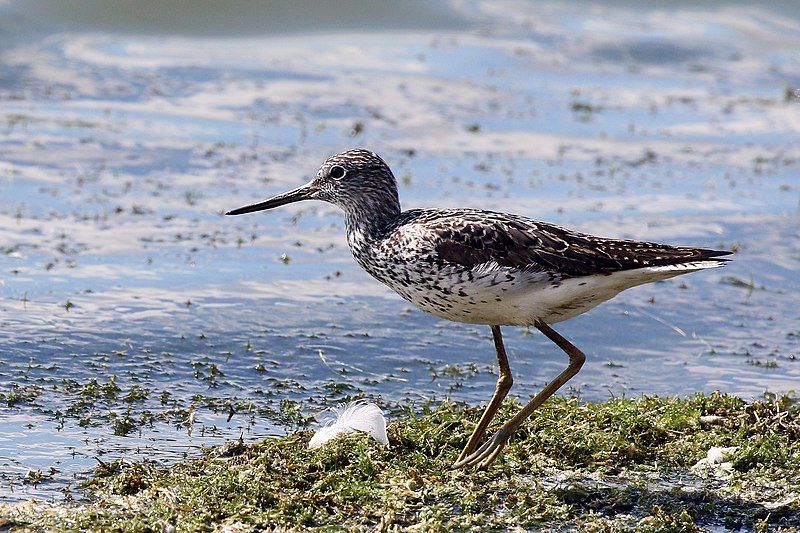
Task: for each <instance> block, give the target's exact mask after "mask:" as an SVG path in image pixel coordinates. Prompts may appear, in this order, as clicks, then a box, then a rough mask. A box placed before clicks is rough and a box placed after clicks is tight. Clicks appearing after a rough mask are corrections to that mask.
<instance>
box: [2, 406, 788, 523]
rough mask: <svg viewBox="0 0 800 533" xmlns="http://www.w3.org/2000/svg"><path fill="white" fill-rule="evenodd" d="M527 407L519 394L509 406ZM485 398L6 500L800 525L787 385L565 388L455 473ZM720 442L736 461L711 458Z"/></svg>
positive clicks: (74, 511)
mask: <svg viewBox="0 0 800 533" xmlns="http://www.w3.org/2000/svg"><path fill="white" fill-rule="evenodd" d="M517 407H518V405H514V404H513V402H508V405H506V406H505V408H504V410H503V412H502V413H501V416H502V417H503V418H506V417H508V416H509V415H510V414H511V412H512V411H513V409H516V408H517ZM479 414H480V413H479V411H478V410H477V409H473V408H467V409H464V408H462V407H459V406H457V405H454V404H452V403H442V404H440V405H439V406H437V407H436V408H430V409H427V410H425V411H424V412H423V413H417V414H414V413H413V412H412V411H407V414H406V415H404V416H403V418H402V419H400V420H393V421H391V423H390V424H389V427H388V433H389V441H390V443H391V447H390V448H386V447H383V446H380V445H378V444H376V443H375V442H374V441H373V440H372V439H371V438H370V437H368V436H367V435H363V434H357V435H351V436H349V437H346V438H339V439H337V440H335V441H333V442H331V443H329V444H328V445H326V446H323V447H322V448H320V449H317V450H309V449H307V443H308V440H309V438H310V432H308V431H302V432H298V433H294V434H291V435H289V436H286V437H283V438H276V439H270V440H266V441H263V442H259V443H255V444H245V443H243V442H241V441H234V442H231V443H228V444H227V445H224V446H220V447H215V448H209V449H207V450H206V451H205V453H204V454H203V456H202V457H200V458H197V459H193V460H189V461H185V462H181V463H178V464H176V465H172V466H170V467H163V466H160V465H157V464H154V463H148V462H140V463H130V462H127V461H123V460H119V461H114V462H108V463H102V464H101V465H100V466H99V467H98V468H97V469H96V471H95V472H94V475H93V477H92V478H91V479H90V480H89V481H88V482H87V483H86V486H85V490H86V492H87V496H88V497H89V502H88V503H82V504H67V505H62V506H50V505H46V504H37V503H34V502H28V503H24V504H19V505H16V506H2V505H0V523H3V524H6V525H7V526H8V527H14V528H15V529H17V528H18V529H19V530H26V529H30V530H42V529H44V530H59V531H63V530H90V531H101V530H102V531H152V530H169V529H170V528H171V527H173V526H174V527H175V528H176V529H177V530H180V531H183V530H213V529H215V528H224V529H227V530H230V531H249V530H261V529H264V528H278V529H306V528H318V529H322V530H391V529H407V528H408V529H417V530H424V531H445V530H464V531H466V530H473V529H488V530H508V529H513V528H522V529H527V530H530V529H550V530H570V529H573V530H574V529H580V530H588V531H627V530H638V531H702V530H706V529H708V528H712V527H713V528H728V529H737V528H744V529H747V530H759V531H767V530H785V531H792V530H795V528H798V527H800V413H799V412H798V409H797V406H796V402H795V401H794V400H793V399H792V398H789V397H766V398H765V399H764V400H762V401H757V402H753V403H746V402H744V401H742V400H740V399H738V398H735V397H733V396H728V395H723V394H718V393H715V394H710V395H697V396H695V397H692V398H688V399H679V398H657V397H643V398H637V399H626V398H616V399H612V400H610V401H607V402H604V403H580V402H578V401H577V400H574V399H564V398H556V399H553V400H552V401H550V402H548V403H547V404H546V405H545V406H544V407H543V408H541V409H540V410H539V411H537V412H536V413H534V415H533V416H532V417H531V419H530V420H529V421H528V422H527V423H526V424H525V425H523V427H522V428H521V430H520V431H519V433H518V435H517V436H516V438H515V440H514V441H513V442H512V443H511V444H510V445H509V446H508V447H507V448H506V451H505V453H504V454H503V456H501V458H500V459H499V460H498V462H497V463H495V465H493V466H492V467H491V468H489V469H488V470H485V471H474V470H467V471H464V470H458V471H453V470H451V469H450V465H451V464H452V463H453V461H455V459H456V457H457V455H458V453H459V451H460V448H461V446H463V444H464V442H465V441H466V439H467V437H468V436H469V433H470V431H471V429H472V427H473V424H474V422H475V421H476V420H477V418H478V416H479ZM712 447H726V448H730V449H731V450H733V451H732V452H731V455H730V457H728V458H727V460H726V462H725V463H721V464H712V465H708V466H706V467H704V468H701V467H700V466H699V465H698V462H700V461H701V459H704V458H705V457H706V456H707V453H708V451H709V449H711V448H712Z"/></svg>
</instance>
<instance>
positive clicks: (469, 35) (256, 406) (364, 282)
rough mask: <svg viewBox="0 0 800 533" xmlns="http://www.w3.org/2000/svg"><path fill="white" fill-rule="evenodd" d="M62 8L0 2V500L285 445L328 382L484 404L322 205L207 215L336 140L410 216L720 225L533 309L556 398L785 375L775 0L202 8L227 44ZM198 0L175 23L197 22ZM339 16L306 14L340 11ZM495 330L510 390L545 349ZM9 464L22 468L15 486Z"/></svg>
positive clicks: (793, 20)
mask: <svg viewBox="0 0 800 533" xmlns="http://www.w3.org/2000/svg"><path fill="white" fill-rule="evenodd" d="M65 5H66V4H61V3H59V4H58V6H56V4H54V3H45V2H37V1H26V2H19V3H15V4H13V5H12V4H4V5H2V6H0V10H2V11H3V12H4V14H13V15H14V16H13V17H11V16H9V17H3V18H2V20H3V22H1V23H0V24H3V25H4V26H3V27H4V28H5V27H8V24H9V23H8V22H7V21H8V20H18V21H20V23H19V28H23V27H24V26H25V25H26V24H27V25H34V26H36V28H37V30H36V32H34V33H31V32H24V33H25V36H24V37H23V36H22V35H21V34H22V33H23V32H22V31H21V30H20V35H18V36H17V37H14V35H13V32H12V33H11V34H9V33H8V32H6V33H5V34H4V35H5V37H4V39H6V41H11V42H10V44H9V45H7V46H4V47H3V52H2V54H0V98H2V101H3V104H2V115H1V116H2V123H0V153H2V158H1V159H2V161H0V195H2V198H3V199H4V202H2V205H0V297H1V298H0V353H2V355H1V356H0V405H3V407H0V494H2V498H5V499H25V498H28V497H30V496H38V497H46V498H47V497H54V498H59V497H62V496H61V493H60V492H59V491H60V489H62V488H64V487H66V486H68V485H71V484H72V483H73V481H74V479H75V477H76V476H77V477H80V476H82V475H84V473H85V472H86V471H87V470H89V469H90V468H92V467H93V466H94V465H95V464H96V463H97V460H98V459H99V460H102V461H106V460H107V459H110V458H114V457H122V456H124V457H126V458H130V459H133V458H151V459H155V460H159V461H173V460H176V459H179V458H181V457H183V456H184V455H185V454H192V453H196V450H197V447H198V446H201V445H211V444H216V443H219V442H223V441H225V440H229V439H233V438H238V437H239V436H240V435H243V436H244V438H249V439H255V438H263V437H265V436H270V435H277V434H281V433H282V432H284V431H287V430H292V429H295V428H299V427H303V426H304V424H305V423H306V422H307V421H308V420H307V419H308V416H309V415H313V414H315V413H317V412H318V411H320V410H322V409H323V408H325V407H326V406H328V405H330V404H331V403H335V402H338V401H341V400H342V399H344V398H346V397H349V396H357V395H367V396H370V397H373V398H375V399H377V400H379V401H380V402H382V403H383V404H384V406H386V407H388V408H389V409H390V410H391V408H392V406H394V405H396V404H397V403H406V402H411V403H412V404H415V405H420V404H422V403H424V402H427V401H436V400H441V399H442V398H445V397H451V398H454V399H456V400H459V401H467V402H471V403H477V402H481V401H483V400H484V399H485V397H486V396H487V393H488V391H490V390H492V388H493V387H494V379H495V378H494V374H493V369H492V364H493V356H492V346H491V340H490V335H489V333H488V328H484V327H479V326H472V325H466V324H453V323H445V322H443V321H439V320H436V319H434V318H432V317H429V316H426V315H423V314H422V313H420V312H417V311H415V310H412V309H410V308H409V306H408V304H406V303H405V302H404V301H402V300H400V299H399V297H397V296H396V295H394V294H392V293H389V292H387V289H385V288H384V287H382V286H381V285H379V284H377V283H375V282H373V281H372V280H371V279H369V278H368V276H367V275H366V274H365V273H363V272H361V271H360V270H359V269H358V267H357V266H356V265H355V264H354V262H353V261H352V259H351V258H350V256H349V252H348V250H347V248H346V243H345V241H344V236H343V231H342V222H341V217H340V215H339V214H338V213H337V212H336V210H335V208H333V207H331V206H328V205H323V204H314V203H309V204H308V205H297V206H290V207H287V208H286V209H285V210H283V211H281V212H276V213H269V214H262V215H260V216H253V217H249V218H247V219H236V220H231V219H226V218H224V217H223V216H222V215H221V213H222V212H223V211H224V210H226V209H229V208H232V207H235V206H238V205H241V204H242V203H243V202H246V201H250V200H251V199H253V198H259V197H261V196H264V197H266V196H267V195H269V194H270V193H273V192H276V191H281V190H285V189H286V188H288V187H289V186H292V185H297V184H300V183H302V182H304V181H306V180H307V179H308V177H309V176H310V174H311V173H313V172H315V171H316V169H317V168H318V166H319V163H320V162H321V161H322V160H323V159H324V158H325V157H326V156H327V155H330V154H331V153H333V152H338V151H341V150H342V149H345V148H348V147H352V146H366V147H370V148H372V149H375V150H376V151H378V152H380V153H381V154H382V155H383V156H384V157H385V158H386V159H387V160H388V161H389V162H390V164H391V166H392V168H393V169H395V171H396V174H397V177H398V179H399V182H400V188H401V189H402V190H401V197H402V198H403V199H404V202H406V206H407V207H412V206H413V207H416V206H433V205H435V206H456V205H459V206H474V207H482V208H487V209H497V210H503V211H512V212H518V213H522V214H525V215H528V216H531V217H534V218H542V219H546V220H550V221H552V222H556V223H559V224H562V225H566V226H571V227H575V228H577V229H581V230H585V231H590V232H593V233H597V234H602V235H608V236H620V237H630V238H637V239H651V240H660V241H665V242H676V243H683V244H691V245H698V246H708V247H722V248H728V247H731V246H733V245H734V244H735V245H738V246H739V250H740V253H739V254H738V255H737V256H736V257H735V258H734V261H733V262H732V263H731V264H730V265H729V266H728V267H726V268H725V269H723V270H720V271H719V272H710V273H705V274H704V275H694V276H687V277H685V278H681V279H678V280H673V281H671V282H668V283H661V284H656V285H650V286H645V287H640V288H638V289H636V290H633V291H629V292H626V293H625V294H623V295H621V296H620V297H618V298H617V299H615V300H613V301H612V302H609V303H607V304H604V305H603V306H601V307H600V308H599V309H598V310H597V311H594V312H592V313H589V314H588V315H584V316H581V317H578V318H577V319H574V320H572V321H569V322H567V323H565V324H563V325H561V330H563V332H564V334H565V335H566V336H568V337H569V338H571V339H573V340H574V341H575V342H576V344H578V345H579V346H581V347H582V348H584V349H585V351H586V353H587V355H588V356H589V360H588V362H587V365H586V367H585V369H584V371H583V372H582V373H581V374H580V375H579V376H578V377H577V378H576V380H574V385H573V386H574V388H573V389H571V390H569V391H566V392H565V393H566V394H575V395H579V396H580V397H581V398H583V399H585V400H587V401H594V400H603V399H606V398H608V397H609V395H610V394H627V395H638V394H662V395H663V394H692V393H694V392H695V391H710V390H714V389H720V390H723V391H725V392H731V393H735V394H739V395H742V396H744V397H754V396H758V395H759V394H761V393H762V392H763V391H764V390H770V391H774V392H778V393H785V392H789V391H791V390H792V389H794V388H795V387H796V383H797V380H798V378H800V367H798V365H797V363H796V361H795V360H796V357H797V352H798V344H799V343H800V330H798V326H797V324H798V323H800V321H799V320H798V318H800V312H799V311H798V309H797V306H796V294H797V291H798V289H800V282H799V281H798V280H797V276H796V272H797V269H798V267H800V265H799V264H798V262H799V261H800V244H798V243H800V238H799V237H800V235H799V234H800V221H799V220H798V190H799V189H798V183H797V179H796V175H797V171H798V160H800V149H799V148H798V147H800V143H798V140H800V139H799V137H800V109H799V108H798V103H797V102H796V101H795V100H794V99H793V98H792V96H791V91H790V90H789V91H787V88H789V89H790V88H791V87H797V86H798V85H800V79H798V77H797V72H800V69H798V65H797V56H796V53H795V52H794V50H795V48H794V47H795V45H796V42H795V36H796V34H797V30H798V25H800V23H798V20H797V17H796V16H794V15H792V14H791V12H790V11H785V12H783V13H779V12H777V11H776V12H771V11H768V10H766V9H765V8H752V7H748V8H747V9H748V13H749V14H750V15H752V16H749V17H748V19H747V20H748V21H749V22H748V24H747V25H743V24H742V16H741V14H740V13H739V12H738V11H737V12H734V11H736V10H734V8H731V7H729V6H727V5H719V6H718V5H715V4H708V5H706V7H696V6H694V5H691V6H689V5H687V6H684V7H679V6H674V7H671V8H668V9H667V8H659V9H655V8H648V7H637V8H636V9H631V8H630V6H622V7H618V6H616V5H615V4H613V3H610V4H605V5H598V4H592V5H591V6H590V7H588V8H587V7H586V6H576V5H575V4H571V3H563V4H562V3H557V2H540V3H529V4H518V3H507V2H468V3H466V4H463V5H462V4H457V7H455V8H451V7H450V6H449V5H447V4H435V5H434V6H433V7H427V8H426V9H429V10H431V11H430V16H425V17H420V16H419V14H416V15H413V16H412V15H410V14H408V13H400V12H399V11H398V12H392V13H393V17H388V16H387V15H385V14H384V13H383V12H382V11H381V12H380V13H378V12H377V11H374V12H373V11H371V10H373V9H376V10H385V9H390V10H392V9H393V10H395V11H396V10H398V9H400V8H398V7H386V6H382V7H375V6H373V5H372V4H370V7H369V8H367V7H365V6H366V4H362V3H360V2H353V3H351V4H348V5H351V6H352V5H355V6H357V7H359V9H360V11H361V12H362V14H363V18H353V24H354V25H358V27H359V28H362V29H364V25H365V24H366V26H367V27H366V30H367V31H365V32H364V33H360V34H355V33H349V32H347V31H337V32H333V33H329V34H326V35H296V34H297V33H298V32H305V31H308V30H309V29H310V28H308V27H307V26H304V25H303V24H306V21H307V20H308V19H307V18H306V16H305V13H304V12H301V11H303V10H298V11H297V12H291V13H290V14H291V15H292V17H293V18H292V20H294V22H292V23H285V24H284V23H283V22H281V23H280V29H281V35H272V36H263V34H262V32H261V31H255V29H254V28H256V27H257V26H258V24H257V23H258V21H259V20H263V18H264V17H265V16H266V15H265V14H264V13H265V12H264V11H257V12H254V13H253V14H252V17H247V18H248V22H247V23H244V22H242V20H241V19H242V17H239V18H238V19H236V18H234V19H231V20H230V21H228V23H229V24H234V25H238V24H242V26H241V33H236V34H235V35H231V33H230V28H232V27H239V26H225V24H220V25H219V26H218V27H217V26H215V27H214V28H213V31H212V30H210V29H209V30H208V31H206V29H207V28H202V27H200V26H198V24H199V23H197V19H193V21H192V20H189V21H187V22H186V24H187V26H186V27H181V28H178V30H179V31H178V32H177V33H170V34H169V35H162V30H161V29H160V27H159V26H158V25H149V26H148V25H146V24H147V23H146V22H143V21H142V20H139V19H136V20H125V21H120V20H116V19H112V18H110V17H105V18H104V15H103V13H102V12H101V11H97V17H96V22H93V23H92V24H95V25H93V26H89V23H88V22H85V20H86V17H83V16H82V15H81V13H82V12H83V11H82V10H85V9H88V8H89V7H91V8H92V9H94V8H97V9H98V10H99V9H101V8H100V7H98V5H99V4H97V5H96V4H95V3H94V2H78V1H77V0H76V1H75V2H71V3H70V4H69V5H70V6H71V7H73V8H74V9H71V11H70V12H69V13H66V12H63V13H62V14H61V15H59V16H58V17H57V16H56V15H57V13H56V11H58V10H62V11H63V10H64V9H66V8H65V7H64V6H65ZM140 5H147V4H140ZM170 5H172V6H180V5H181V4H180V3H173V4H170ZM241 5H242V6H245V5H246V4H245V3H243V4H241ZM276 5H278V7H276V8H275V9H284V8H285V6H286V5H288V4H285V5H284V4H276ZM281 5H283V7H280V6H281ZM293 5H294V4H293ZM87 6H88V7H87ZM209 6H211V4H207V5H206V4H204V5H203V6H202V7H201V8H199V9H200V11H198V12H202V10H203V9H205V10H209V9H211V10H212V11H210V12H208V14H209V17H211V18H212V19H214V17H218V18H219V17H221V15H220V13H218V12H216V11H213V9H216V8H215V7H213V8H212V7H209ZM23 7H24V8H25V9H24V13H23V12H22V11H23V9H22V8H23ZM361 8H363V9H361ZM254 9H255V8H254ZM320 9H328V8H324V7H323V8H320ZM343 9H344V8H343ZM736 9H739V10H740V9H743V8H741V7H738V8H736ZM54 10H55V11H54ZM93 12H94V11H93ZM148 12H149V11H148ZM342 13H346V11H342ZM44 14H48V17H44ZM23 15H24V16H23ZM51 15H52V16H51ZM163 15H164V16H163V21H169V20H170V18H169V17H170V15H169V13H167V12H164V13H163ZM790 15H791V16H790ZM287 16H288V15H287ZM14 17H16V19H15V18H14ZM47 18H58V20H59V21H60V22H53V23H52V24H54V27H55V30H57V31H52V30H51V29H50V28H49V27H46V26H45V19H47ZM385 18H391V19H392V20H391V23H387V24H385V25H380V26H378V24H377V23H375V20H378V19H379V20H384V19H385ZM78 19H80V20H78ZM422 19H424V21H421V20H422ZM214 20H216V19H214ZM275 20H288V19H278V18H276V19H275ZM336 20H338V19H335V18H331V19H330V21H329V22H330V23H331V26H330V27H328V29H330V28H334V27H335V28H340V27H345V28H347V27H349V26H339V22H335V21H336ZM364 20H369V23H365V22H364ZM409 21H412V22H413V24H411V25H412V26H413V27H414V30H413V31H406V32H397V33H393V34H386V33H385V32H384V31H383V29H385V28H398V27H408V26H409V25H410V22H409ZM464 21H469V24H470V26H467V24H466V23H465V22H464ZM84 24H86V25H84ZM143 24H144V25H145V26H142V25H143ZM275 24H276V26H269V25H265V26H264V32H274V30H275V28H276V27H277V23H275ZM59 25H60V26H59ZM378 27H380V28H382V30H381V31H377V28H378ZM144 28H147V31H144ZM321 29H325V28H321ZM89 30H92V31H89ZM95 30H102V32H97V31H95ZM123 30H124V31H123ZM284 30H285V31H284ZM226 32H227V33H226ZM142 33H148V34H149V35H141V34H142ZM223 34H224V35H223ZM45 35H47V36H45ZM198 35H200V36H198ZM621 36H622V37H621ZM6 41H4V43H5V42H6ZM507 343H508V348H509V351H510V353H511V357H512V359H514V362H513V364H514V369H515V372H516V374H515V382H516V383H517V384H518V387H517V388H515V390H516V391H517V392H518V394H521V395H524V394H527V392H526V391H530V392H531V393H533V392H534V391H536V390H537V388H539V387H541V385H542V384H543V383H544V382H546V381H547V380H549V379H550V378H551V377H552V376H553V375H555V374H556V373H557V372H558V371H560V370H561V367H562V366H563V356H562V354H560V353H559V352H558V350H557V349H556V348H554V347H552V346H550V344H549V343H548V341H546V340H545V339H543V338H540V336H539V335H536V334H530V332H526V331H524V330H521V329H517V330H513V329H512V330H509V332H508V333H507ZM51 467H53V468H54V469H55V470H54V471H51V470H50V468H51ZM31 470H41V471H42V473H43V475H44V477H43V480H42V481H41V482H40V483H38V484H35V485H34V484H32V483H31V484H26V483H25V479H26V476H27V473H28V472H29V471H31ZM29 479H32V478H29Z"/></svg>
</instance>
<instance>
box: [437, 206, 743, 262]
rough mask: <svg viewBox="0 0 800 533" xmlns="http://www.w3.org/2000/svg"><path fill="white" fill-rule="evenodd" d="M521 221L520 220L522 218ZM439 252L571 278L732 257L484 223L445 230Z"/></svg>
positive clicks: (514, 223)
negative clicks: (558, 273)
mask: <svg viewBox="0 0 800 533" xmlns="http://www.w3.org/2000/svg"><path fill="white" fill-rule="evenodd" d="M520 218H521V217H520ZM437 233H438V239H437V240H438V242H437V244H436V252H437V254H438V258H439V260H441V261H444V262H449V263H455V264H459V265H463V266H466V267H470V268H471V267H474V266H477V265H480V264H483V263H486V262H489V261H495V262H497V263H498V264H500V265H501V266H507V267H515V268H520V269H527V270H531V269H535V270H541V271H557V272H560V273H562V274H565V275H567V276H587V275H591V274H597V273H604V272H615V271H619V270H629V269H634V268H642V267H647V266H662V265H674V264H680V263H687V262H692V261H702V260H716V261H725V259H719V258H718V257H719V256H723V255H728V254H730V253H731V252H727V251H720V250H708V249H704V248H687V247H676V246H668V245H663V244H657V243H651V242H641V241H629V240H621V239H603V238H600V237H593V236H591V235H585V234H582V233H577V232H573V231H569V230H566V229H564V228H561V227H559V226H555V225H552V224H546V223H541V222H536V223H527V220H525V221H523V220H505V221H499V220H494V221H488V220H487V221H485V222H483V223H480V224H478V223H471V224H464V225H462V226H461V227H452V226H449V227H443V228H442V229H441V230H440V231H438V232H437Z"/></svg>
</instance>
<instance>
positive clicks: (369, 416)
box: [308, 400, 389, 449]
mask: <svg viewBox="0 0 800 533" xmlns="http://www.w3.org/2000/svg"><path fill="white" fill-rule="evenodd" d="M331 411H332V412H333V414H334V417H335V418H333V419H331V420H328V421H327V422H325V424H324V425H323V426H322V427H321V428H320V429H319V430H318V431H317V432H316V433H315V434H314V436H313V437H311V441H310V442H309V443H308V447H309V448H311V449H314V448H319V447H320V446H322V445H323V444H325V443H326V442H328V441H330V440H333V439H335V438H336V437H338V436H339V435H346V434H348V433H353V432H354V431H363V432H365V433H369V434H370V435H372V438H374V439H375V440H376V441H378V442H380V443H381V444H385V445H386V446H389V437H388V436H387V435H386V418H384V416H383V411H381V408H380V407H378V406H377V405H375V404H374V403H369V402H366V401H364V400H358V401H355V402H350V403H346V404H340V405H337V406H336V407H334V408H332V409H331Z"/></svg>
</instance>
